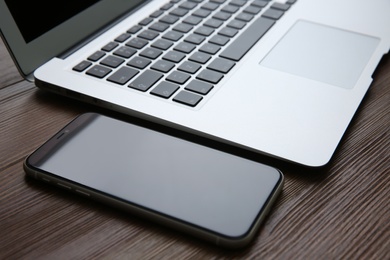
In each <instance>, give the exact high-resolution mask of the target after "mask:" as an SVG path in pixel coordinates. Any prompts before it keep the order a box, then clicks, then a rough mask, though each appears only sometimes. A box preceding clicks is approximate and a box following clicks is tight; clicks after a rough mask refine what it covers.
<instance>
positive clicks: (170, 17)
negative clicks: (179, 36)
mask: <svg viewBox="0 0 390 260" xmlns="http://www.w3.org/2000/svg"><path fill="white" fill-rule="evenodd" d="M178 20H179V17H177V16H175V15H170V14H167V15H165V16H164V17H162V18H161V19H160V22H163V23H167V24H174V23H176V22H177V21H178Z"/></svg>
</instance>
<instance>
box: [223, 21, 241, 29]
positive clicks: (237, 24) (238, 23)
mask: <svg viewBox="0 0 390 260" xmlns="http://www.w3.org/2000/svg"><path fill="white" fill-rule="evenodd" d="M245 25H246V23H245V22H243V21H239V20H232V21H230V22H229V23H228V25H227V26H228V27H231V28H234V29H238V30H240V29H242V28H244V27H245Z"/></svg>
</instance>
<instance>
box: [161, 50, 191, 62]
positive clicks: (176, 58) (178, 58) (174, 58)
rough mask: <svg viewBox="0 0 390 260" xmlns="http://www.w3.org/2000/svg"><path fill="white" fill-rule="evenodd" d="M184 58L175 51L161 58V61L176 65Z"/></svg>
mask: <svg viewBox="0 0 390 260" xmlns="http://www.w3.org/2000/svg"><path fill="white" fill-rule="evenodd" d="M185 56H186V55H185V54H184V53H181V52H177V51H170V52H168V53H167V54H165V55H164V56H163V59H164V60H169V61H172V62H175V63H178V62H180V61H181V60H182V59H184V57H185Z"/></svg>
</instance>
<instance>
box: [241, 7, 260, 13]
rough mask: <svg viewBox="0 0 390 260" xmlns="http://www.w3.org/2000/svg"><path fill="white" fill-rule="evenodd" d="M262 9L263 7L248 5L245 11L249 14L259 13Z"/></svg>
mask: <svg viewBox="0 0 390 260" xmlns="http://www.w3.org/2000/svg"><path fill="white" fill-rule="evenodd" d="M260 11H261V8H259V7H255V6H248V7H247V8H245V9H244V12H245V13H249V14H258V13H260Z"/></svg>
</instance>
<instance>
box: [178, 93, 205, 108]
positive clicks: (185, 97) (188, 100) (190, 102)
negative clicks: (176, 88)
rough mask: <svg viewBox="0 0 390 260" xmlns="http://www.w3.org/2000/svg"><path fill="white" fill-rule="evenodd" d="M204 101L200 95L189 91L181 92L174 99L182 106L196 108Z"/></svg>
mask: <svg viewBox="0 0 390 260" xmlns="http://www.w3.org/2000/svg"><path fill="white" fill-rule="evenodd" d="M201 100H202V97H201V96H199V95H196V94H194V93H190V92H188V91H184V90H182V91H180V92H179V93H178V94H177V95H176V96H175V97H174V98H173V101H176V102H179V103H181V104H184V105H187V106H191V107H194V106H196V105H197V104H198V103H199V102H200V101H201Z"/></svg>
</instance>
